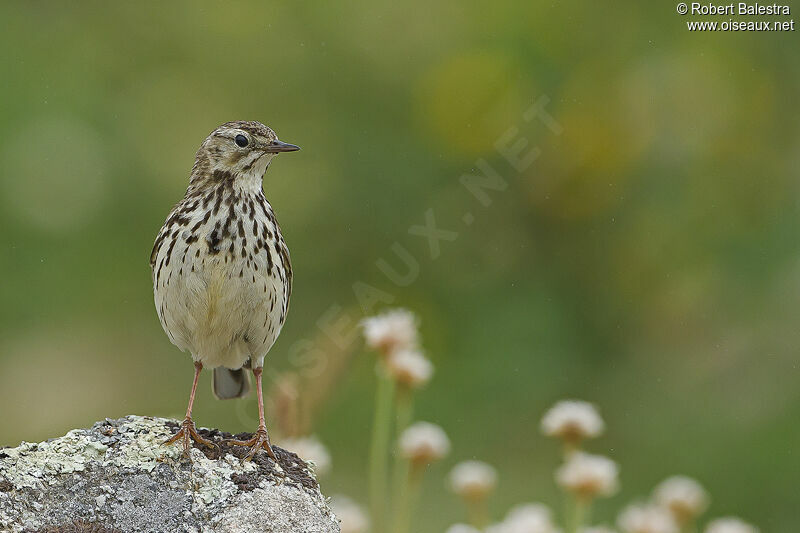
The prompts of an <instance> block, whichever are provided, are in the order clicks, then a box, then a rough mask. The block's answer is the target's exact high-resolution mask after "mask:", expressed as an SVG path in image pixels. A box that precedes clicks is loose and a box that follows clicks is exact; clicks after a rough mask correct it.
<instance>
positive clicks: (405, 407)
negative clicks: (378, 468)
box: [392, 387, 414, 520]
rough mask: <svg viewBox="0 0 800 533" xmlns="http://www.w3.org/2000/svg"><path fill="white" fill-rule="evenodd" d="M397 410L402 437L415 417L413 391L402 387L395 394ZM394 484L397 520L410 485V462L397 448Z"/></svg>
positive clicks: (395, 451)
mask: <svg viewBox="0 0 800 533" xmlns="http://www.w3.org/2000/svg"><path fill="white" fill-rule="evenodd" d="M394 399H395V410H396V412H397V419H396V420H397V422H396V423H397V429H396V434H397V435H400V434H401V433H402V432H403V430H405V429H406V428H407V427H408V426H410V425H411V420H412V418H413V416H414V396H413V394H412V391H411V390H410V389H408V388H406V387H400V388H398V389H397V391H396V394H395V397H394ZM392 482H393V483H394V488H393V491H392V501H393V504H394V505H393V509H392V510H393V516H394V517H395V520H397V519H398V518H399V516H400V513H401V512H402V509H401V500H402V497H403V492H404V491H406V490H407V488H406V485H407V484H408V482H409V480H408V461H406V460H405V459H403V457H402V456H401V455H400V450H399V449H398V448H397V446H395V450H394V467H393V470H392Z"/></svg>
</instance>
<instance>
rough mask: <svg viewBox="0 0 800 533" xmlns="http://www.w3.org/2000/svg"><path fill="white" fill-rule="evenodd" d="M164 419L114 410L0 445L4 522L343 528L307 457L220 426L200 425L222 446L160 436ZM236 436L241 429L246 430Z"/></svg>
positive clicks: (166, 429)
mask: <svg viewBox="0 0 800 533" xmlns="http://www.w3.org/2000/svg"><path fill="white" fill-rule="evenodd" d="M177 424H178V423H177V422H176V421H174V420H167V419H163V418H150V417H140V416H127V417H124V418H121V419H119V420H110V419H106V420H105V421H103V422H98V423H97V424H95V425H94V426H93V427H92V428H90V429H75V430H72V431H70V432H69V433H67V434H66V435H65V436H63V437H59V438H57V439H51V440H48V441H45V442H40V443H28V442H23V443H22V444H21V445H20V446H18V447H16V448H3V449H0V531H10V532H15V533H21V532H48V533H49V532H72V531H74V532H80V531H83V532H95V533H110V532H123V533H128V532H148V533H151V532H152V533H160V532H164V533H167V532H169V533H173V532H186V533H206V532H220V533H240V532H241V533H244V532H248V533H249V532H261V531H263V532H266V533H288V532H302V533H338V532H339V525H338V521H337V520H336V517H335V516H334V515H333V513H332V512H331V510H330V508H329V507H328V505H327V502H326V501H325V498H324V497H323V496H322V493H321V492H320V490H319V485H318V484H317V482H316V479H315V478H314V475H313V473H312V471H311V469H310V468H309V467H308V465H307V464H306V463H304V462H303V461H302V460H301V459H300V458H298V457H297V456H296V455H295V454H293V453H291V452H287V451H286V450H282V449H281V448H278V447H275V453H276V455H277V456H278V463H277V464H276V463H275V462H273V461H272V460H271V459H269V458H268V457H267V456H266V454H265V453H259V454H257V455H256V457H255V459H254V460H253V461H252V462H244V463H243V462H242V461H241V458H242V456H243V455H244V454H245V453H246V452H247V450H246V449H242V448H240V447H231V446H229V445H227V444H226V443H224V442H223V439H225V438H229V437H231V435H228V434H225V433H222V432H220V431H218V430H206V429H201V430H199V432H200V433H201V434H202V435H203V436H205V437H206V438H208V439H211V440H213V441H214V442H216V443H217V444H218V445H219V446H220V448H219V449H218V450H205V449H202V448H199V447H195V448H192V450H191V461H188V460H182V459H181V456H180V455H181V448H180V446H164V445H163V444H162V443H163V441H164V440H165V439H167V438H168V437H169V436H170V435H172V434H173V433H174V432H175V431H176V430H177ZM237 437H240V438H241V437H242V435H239V436H237Z"/></svg>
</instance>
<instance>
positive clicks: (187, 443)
mask: <svg viewBox="0 0 800 533" xmlns="http://www.w3.org/2000/svg"><path fill="white" fill-rule="evenodd" d="M179 440H182V441H183V455H184V457H189V450H190V449H191V447H192V441H195V442H197V443H199V444H202V445H203V446H207V447H209V448H212V449H218V448H219V446H217V445H216V444H215V443H213V442H212V441H210V440H208V439H206V438H203V437H201V436H200V434H199V433H198V432H197V428H196V427H195V425H194V420H192V418H191V417H188V416H187V417H186V418H184V419H183V423H181V429H179V430H178V432H177V433H176V434H175V435H173V436H172V437H170V438H169V439H167V440H166V441H164V444H165V445H169V444H174V443H176V442H178V441H179Z"/></svg>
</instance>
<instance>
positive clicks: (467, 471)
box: [450, 461, 497, 500]
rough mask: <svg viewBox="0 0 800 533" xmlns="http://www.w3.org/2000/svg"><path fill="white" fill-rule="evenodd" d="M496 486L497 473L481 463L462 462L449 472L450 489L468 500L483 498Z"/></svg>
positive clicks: (491, 467) (492, 468)
mask: <svg viewBox="0 0 800 533" xmlns="http://www.w3.org/2000/svg"><path fill="white" fill-rule="evenodd" d="M496 484H497V471H496V470H495V469H494V467H493V466H491V465H488V464H486V463H484V462H483V461H463V462H461V463H458V464H457V465H456V466H455V467H453V469H452V470H451V471H450V488H451V489H452V490H453V492H455V493H456V494H458V495H459V496H461V497H463V498H466V499H468V500H479V499H482V498H485V497H486V496H487V495H488V494H489V493H490V492H492V489H494V486H495V485H496Z"/></svg>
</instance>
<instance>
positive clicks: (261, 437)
mask: <svg viewBox="0 0 800 533" xmlns="http://www.w3.org/2000/svg"><path fill="white" fill-rule="evenodd" d="M263 371H264V368H263V367H258V368H254V369H253V375H254V376H255V377H256V391H257V393H258V429H257V430H256V432H255V434H254V435H253V437H252V438H250V439H248V440H231V441H228V442H230V443H231V444H235V445H237V446H250V453H248V454H247V457H245V461H249V460H250V459H252V458H253V456H255V454H256V452H257V451H258V450H260V449H261V448H264V449H265V450H266V451H267V455H269V456H270V457H271V458H272V460H273V461H275V462H276V463H277V462H278V458H277V457H276V456H275V452H274V451H272V444H270V442H269V433H267V422H266V420H265V419H264V395H263V392H262V391H261V373H262V372H263Z"/></svg>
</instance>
